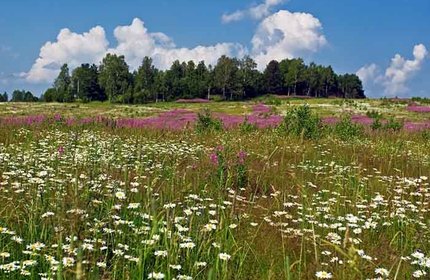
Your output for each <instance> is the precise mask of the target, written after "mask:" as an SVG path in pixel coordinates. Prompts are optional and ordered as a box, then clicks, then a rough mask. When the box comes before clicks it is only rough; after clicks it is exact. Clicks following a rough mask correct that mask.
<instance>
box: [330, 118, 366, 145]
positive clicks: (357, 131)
mask: <svg viewBox="0 0 430 280" xmlns="http://www.w3.org/2000/svg"><path fill="white" fill-rule="evenodd" d="M363 132H364V127H363V126H362V125H361V124H358V123H354V122H352V120H351V116H347V117H344V118H342V119H341V120H340V121H339V122H338V123H337V124H336V125H335V126H334V133H335V134H336V135H337V136H338V137H339V138H340V139H342V140H343V141H347V140H350V139H354V138H358V137H361V136H362V135H363Z"/></svg>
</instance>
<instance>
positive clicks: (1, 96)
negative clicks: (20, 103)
mask: <svg viewBox="0 0 430 280" xmlns="http://www.w3.org/2000/svg"><path fill="white" fill-rule="evenodd" d="M8 100H9V96H8V95H7V92H4V93H3V94H0V102H8Z"/></svg>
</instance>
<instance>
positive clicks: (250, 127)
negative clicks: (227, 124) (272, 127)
mask: <svg viewBox="0 0 430 280" xmlns="http://www.w3.org/2000/svg"><path fill="white" fill-rule="evenodd" d="M239 128H240V131H242V132H253V131H256V130H257V129H258V128H257V126H256V125H255V124H252V123H250V122H249V121H248V117H245V119H244V120H243V122H242V123H241V124H240V125H239Z"/></svg>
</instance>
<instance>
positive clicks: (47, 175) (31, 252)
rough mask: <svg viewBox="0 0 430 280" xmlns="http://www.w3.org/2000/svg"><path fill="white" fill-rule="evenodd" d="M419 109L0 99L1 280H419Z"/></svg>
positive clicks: (426, 256) (424, 224) (422, 215)
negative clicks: (55, 101)
mask: <svg viewBox="0 0 430 280" xmlns="http://www.w3.org/2000/svg"><path fill="white" fill-rule="evenodd" d="M305 104H307V105H305ZM426 108H427V107H426V105H422V104H415V103H412V102H408V101H404V102H403V101H402V102H398V101H395V100H394V101H389V100H369V99H364V100H342V99H279V98H276V97H265V98H261V99H258V100H253V101H247V102H211V103H156V104H148V105H130V106H129V105H115V104H109V103H87V104H81V103H73V104H60V103H52V104H46V103H0V205H1V207H0V213H1V214H0V279H274V280H277V279H291V280H293V279H413V278H419V279H429V277H430V274H429V273H430V265H429V263H430V242H429V240H430V211H429V209H430V208H429V206H430V205H429V203H430V180H429V177H430V113H426V110H427V109H426ZM220 120H221V122H220Z"/></svg>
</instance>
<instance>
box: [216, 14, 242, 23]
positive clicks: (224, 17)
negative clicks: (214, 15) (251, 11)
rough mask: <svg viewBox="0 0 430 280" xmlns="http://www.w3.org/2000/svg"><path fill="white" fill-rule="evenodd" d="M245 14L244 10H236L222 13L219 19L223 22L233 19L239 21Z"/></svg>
mask: <svg viewBox="0 0 430 280" xmlns="http://www.w3.org/2000/svg"><path fill="white" fill-rule="evenodd" d="M245 16H246V13H245V11H236V12H234V13H231V14H223V15H222V17H221V21H222V22H223V23H229V22H233V21H240V20H242V19H243V18H244V17H245Z"/></svg>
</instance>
